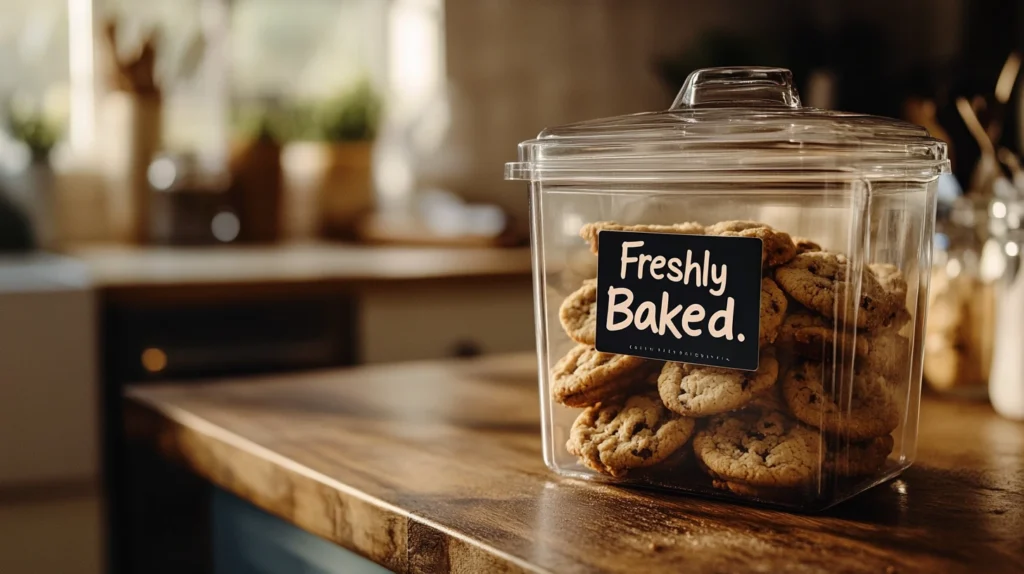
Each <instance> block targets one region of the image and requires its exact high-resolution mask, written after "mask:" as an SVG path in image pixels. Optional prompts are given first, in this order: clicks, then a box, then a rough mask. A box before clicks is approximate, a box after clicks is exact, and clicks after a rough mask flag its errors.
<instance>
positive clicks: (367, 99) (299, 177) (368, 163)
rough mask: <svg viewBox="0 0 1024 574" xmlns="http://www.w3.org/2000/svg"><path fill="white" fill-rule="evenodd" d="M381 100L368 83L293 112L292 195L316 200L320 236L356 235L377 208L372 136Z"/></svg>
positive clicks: (288, 169)
mask: <svg viewBox="0 0 1024 574" xmlns="http://www.w3.org/2000/svg"><path fill="white" fill-rule="evenodd" d="M381 107H382V106H381V100H380V97H379V96H378V94H377V93H376V92H375V91H374V89H373V88H372V87H371V86H370V84H369V83H368V82H365V81H363V82H360V83H358V84H356V85H355V86H354V87H352V88H351V89H349V90H347V91H345V92H344V93H341V94H339V95H338V96H336V97H334V98H330V99H328V100H325V101H322V102H319V103H317V104H314V105H311V106H304V107H301V108H299V109H297V110H295V111H294V112H293V114H292V119H291V122H290V125H289V126H287V127H285V128H284V131H285V132H290V134H289V135H288V139H290V140H292V141H293V142H294V143H291V144H289V146H288V149H287V150H286V152H285V157H284V169H285V181H286V185H287V186H289V188H291V191H292V193H289V195H292V196H295V195H304V196H305V197H310V198H315V200H314V205H315V206H316V208H315V211H316V213H317V215H318V217H317V223H316V225H315V227H316V228H317V231H318V232H319V234H321V235H323V236H325V237H330V238H337V239H352V238H354V237H355V234H356V226H357V224H358V222H359V220H360V219H361V218H362V217H363V216H365V215H366V214H367V213H368V212H369V211H371V210H372V209H373V203H374V202H373V178H372V169H371V168H372V163H373V140H374V137H375V136H376V133H377V127H378V125H379V122H380V116H381Z"/></svg>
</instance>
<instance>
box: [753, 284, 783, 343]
mask: <svg viewBox="0 0 1024 574" xmlns="http://www.w3.org/2000/svg"><path fill="white" fill-rule="evenodd" d="M788 307H789V301H788V300H787V299H786V295H785V293H783V292H782V289H779V286H778V285H777V284H776V283H775V281H772V280H771V279H769V278H768V277H765V278H764V279H761V325H760V327H759V330H758V344H760V345H762V346H764V345H769V344H771V343H774V342H775V337H777V336H778V334H779V326H781V325H782V320H783V317H785V316H786V309H787V308H788Z"/></svg>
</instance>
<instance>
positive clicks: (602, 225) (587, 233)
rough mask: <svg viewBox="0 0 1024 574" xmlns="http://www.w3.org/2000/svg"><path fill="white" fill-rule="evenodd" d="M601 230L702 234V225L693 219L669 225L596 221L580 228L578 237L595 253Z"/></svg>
mask: <svg viewBox="0 0 1024 574" xmlns="http://www.w3.org/2000/svg"><path fill="white" fill-rule="evenodd" d="M602 231H637V232H642V233H678V234H681V235H704V226H703V225H701V224H699V223H696V222H694V221H687V222H685V223H673V224H671V225H644V224H640V225H622V224H621V223H615V222H614V221H596V222H594V223H588V224H586V225H584V226H583V227H582V228H580V237H582V238H583V239H584V240H585V241H587V242H588V243H590V251H592V252H593V253H594V255H597V248H598V238H599V236H600V234H601V232H602Z"/></svg>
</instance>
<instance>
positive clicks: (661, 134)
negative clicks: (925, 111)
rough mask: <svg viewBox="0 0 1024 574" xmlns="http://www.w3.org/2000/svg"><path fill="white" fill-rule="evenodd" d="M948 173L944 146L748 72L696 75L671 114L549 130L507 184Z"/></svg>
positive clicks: (771, 75)
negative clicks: (823, 105) (803, 99)
mask: <svg viewBox="0 0 1024 574" xmlns="http://www.w3.org/2000/svg"><path fill="white" fill-rule="evenodd" d="M709 172H712V173H709ZM948 172H949V161H948V160H947V158H946V145H945V144H944V143H943V142H941V141H939V140H937V139H935V138H932V137H930V136H929V135H928V132H927V131H926V130H925V129H924V128H922V127H919V126H916V125H914V124H910V123H907V122H902V121H898V120H893V119H889V118H883V117H878V116H870V115H865V114H856V113H848V112H837V111H830V110H821V109H817V108H808V107H803V106H801V104H800V96H799V95H798V94H797V90H796V88H795V87H794V86H793V76H792V74H791V73H790V72H789V70H785V69H782V68H760V67H749V68H707V69H703V70H697V71H696V72H693V73H692V74H690V76H689V77H688V78H687V79H686V82H685V83H684V84H683V88H682V90H680V91H679V95H678V96H676V99H675V101H674V102H673V103H672V107H670V108H669V109H668V110H666V111H662V112H647V113H640V114H632V115H625V116H617V117H613V118H605V119H598V120H591V121H585V122H580V123H574V124H568V125H564V126H559V127H555V128H548V129H545V130H544V131H542V132H541V133H540V134H539V135H538V136H537V137H536V138H535V139H532V140H528V141H525V142H523V143H521V144H519V161H518V162H514V163H509V164H506V166H505V179H510V180H526V181H576V182H586V181H594V182H596V181H633V182H657V181H663V180H664V181H679V180H691V179H692V180H696V179H704V180H707V179H708V178H714V179H716V180H720V179H725V180H736V179H754V180H760V179H772V178H774V177H784V178H786V179H791V178H805V177H809V178H820V177H828V178H830V179H831V178H835V177H840V178H857V179H859V178H864V179H899V180H915V181H918V180H920V181H928V180H931V179H934V178H936V177H938V176H939V175H940V174H942V173H948Z"/></svg>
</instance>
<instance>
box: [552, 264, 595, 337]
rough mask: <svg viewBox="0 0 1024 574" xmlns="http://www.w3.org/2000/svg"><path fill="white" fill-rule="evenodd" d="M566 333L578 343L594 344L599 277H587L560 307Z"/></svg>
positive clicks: (560, 318) (560, 315)
mask: <svg viewBox="0 0 1024 574" xmlns="http://www.w3.org/2000/svg"><path fill="white" fill-rule="evenodd" d="M558 319H559V321H561V323H562V328H563V329H565V333H566V334H567V335H569V337H570V338H571V339H572V340H573V341H576V342H577V343H580V344H583V345H593V344H594V342H595V341H596V340H597V279H587V280H586V281H584V282H583V286H582V287H580V288H579V289H577V290H576V291H574V292H573V293H571V294H570V295H569V296H568V297H566V298H565V301H563V302H562V306H561V307H559V309H558Z"/></svg>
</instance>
